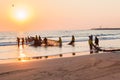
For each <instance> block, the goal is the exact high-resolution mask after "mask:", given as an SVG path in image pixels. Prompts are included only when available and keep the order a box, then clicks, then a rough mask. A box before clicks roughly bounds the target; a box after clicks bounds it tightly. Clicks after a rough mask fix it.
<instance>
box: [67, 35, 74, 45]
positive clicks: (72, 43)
mask: <svg viewBox="0 0 120 80" xmlns="http://www.w3.org/2000/svg"><path fill="white" fill-rule="evenodd" d="M74 43H75V37H74V35H72V40H71V42H70V43H68V45H72V46H74Z"/></svg>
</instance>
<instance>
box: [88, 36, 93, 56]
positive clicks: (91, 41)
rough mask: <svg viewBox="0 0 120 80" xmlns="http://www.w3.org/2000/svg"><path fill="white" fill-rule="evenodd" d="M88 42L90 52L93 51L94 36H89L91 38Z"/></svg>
mask: <svg viewBox="0 0 120 80" xmlns="http://www.w3.org/2000/svg"><path fill="white" fill-rule="evenodd" d="M88 43H89V47H90V54H92V53H93V36H92V35H91V36H89V40H88Z"/></svg>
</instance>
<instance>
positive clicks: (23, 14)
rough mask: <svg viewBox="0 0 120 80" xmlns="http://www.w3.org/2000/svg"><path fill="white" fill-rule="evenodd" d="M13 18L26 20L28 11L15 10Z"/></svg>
mask: <svg viewBox="0 0 120 80" xmlns="http://www.w3.org/2000/svg"><path fill="white" fill-rule="evenodd" d="M15 18H16V19H17V20H20V21H23V20H26V19H27V18H28V13H27V12H26V10H17V11H16V12H15Z"/></svg>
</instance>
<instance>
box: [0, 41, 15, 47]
mask: <svg viewBox="0 0 120 80" xmlns="http://www.w3.org/2000/svg"><path fill="white" fill-rule="evenodd" d="M11 45H17V42H0V46H11Z"/></svg>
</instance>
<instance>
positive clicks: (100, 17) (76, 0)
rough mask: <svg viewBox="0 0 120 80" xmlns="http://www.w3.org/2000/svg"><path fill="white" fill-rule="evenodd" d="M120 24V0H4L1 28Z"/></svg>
mask: <svg viewBox="0 0 120 80" xmlns="http://www.w3.org/2000/svg"><path fill="white" fill-rule="evenodd" d="M99 26H102V27H120V0H0V31H19V30H37V31H39V30H72V29H75V30H76V29H77V30H78V29H90V28H94V27H99Z"/></svg>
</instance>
